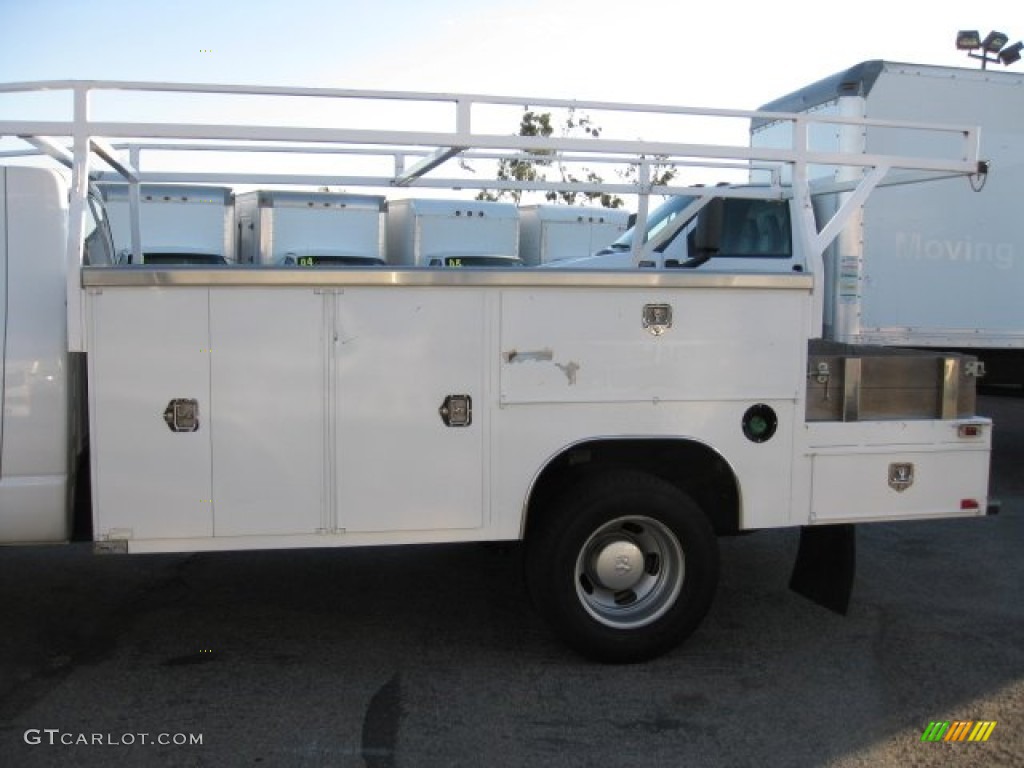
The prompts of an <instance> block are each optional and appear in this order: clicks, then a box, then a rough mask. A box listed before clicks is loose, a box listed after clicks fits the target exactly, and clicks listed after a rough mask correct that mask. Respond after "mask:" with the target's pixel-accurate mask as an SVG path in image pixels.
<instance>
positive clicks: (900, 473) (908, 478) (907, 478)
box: [889, 463, 914, 493]
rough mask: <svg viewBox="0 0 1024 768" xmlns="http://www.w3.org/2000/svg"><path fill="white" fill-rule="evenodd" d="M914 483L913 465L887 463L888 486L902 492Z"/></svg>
mask: <svg viewBox="0 0 1024 768" xmlns="http://www.w3.org/2000/svg"><path fill="white" fill-rule="evenodd" d="M913 484H914V465H913V464H910V463H897V464H890V465H889V487H890V488H892V489H893V490H894V491H897V492H898V493H902V492H903V491H905V490H907V488H909V487H910V486H912V485H913Z"/></svg>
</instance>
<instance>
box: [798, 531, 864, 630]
mask: <svg viewBox="0 0 1024 768" xmlns="http://www.w3.org/2000/svg"><path fill="white" fill-rule="evenodd" d="M856 570H857V538H856V531H855V530H854V527H853V525H851V524H844V525H822V526H804V527H802V528H801V529H800V549H799V551H798V552H797V555H796V562H795V563H794V564H793V575H792V576H790V579H789V588H790V589H792V590H793V591H794V592H796V593H797V594H799V595H803V596H804V597H806V598H807V599H808V600H811V601H813V602H815V603H817V604H818V605H820V606H822V607H824V608H828V609H829V610H830V611H835V612H836V613H840V614H843V615H846V609H847V607H848V606H849V605H850V593H851V592H852V591H853V577H854V574H855V572H856Z"/></svg>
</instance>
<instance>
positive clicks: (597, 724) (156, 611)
mask: <svg viewBox="0 0 1024 768" xmlns="http://www.w3.org/2000/svg"><path fill="white" fill-rule="evenodd" d="M979 410H980V411H981V412H982V413H984V414H986V415H992V416H993V417H994V418H995V419H996V422H997V430H996V433H995V434H996V451H995V455H994V457H993V484H992V486H993V492H994V495H997V496H999V497H1001V498H1002V500H1003V510H1002V513H1001V514H1000V515H999V516H997V517H993V518H985V519H960V520H947V521H925V522H914V523H892V524H878V525H866V526H862V527H861V528H860V529H859V534H858V575H857V580H856V584H855V587H854V594H853V599H852V604H851V607H850V612H849V614H848V615H847V616H845V617H841V616H838V615H835V614H832V613H830V612H828V611H826V610H824V609H821V608H819V607H817V606H815V605H813V604H811V603H809V602H808V601H806V600H804V599H803V598H801V597H799V596H797V595H796V594H794V593H792V592H790V591H789V590H788V589H787V582H788V577H789V569H790V567H791V564H792V559H793V557H794V555H795V553H796V546H797V538H798V534H797V532H796V531H788V530H787V531H769V532H760V533H756V534H752V535H749V536H740V537H735V538H730V539H724V540H722V541H721V548H722V580H721V583H720V587H719V591H718V594H717V597H716V599H715V603H714V605H713V607H712V610H711V613H710V614H709V616H708V618H707V619H706V620H705V622H704V624H703V625H702V626H701V628H700V629H699V630H698V631H697V632H696V633H695V634H694V635H693V637H691V638H690V639H689V640H688V641H687V642H686V643H685V644H684V645H682V646H681V647H679V648H678V649H677V650H676V651H674V652H672V653H670V654H668V655H666V656H664V657H662V658H659V659H657V660H655V661H653V662H648V663H646V664H640V665H632V666H618V667H616V666H601V665H595V664H592V663H589V662H587V661H584V660H582V659H580V658H578V657H577V656H575V655H574V654H573V653H571V652H570V651H568V650H566V649H565V648H564V647H563V646H562V645H561V644H560V643H559V642H558V641H557V640H556V639H555V638H554V637H552V636H551V634H550V633H549V632H548V630H547V628H546V627H545V626H544V625H543V623H541V621H540V620H539V619H538V618H537V616H536V615H535V614H534V612H533V610H532V609H531V607H530V605H529V601H528V599H527V597H526V593H525V590H524V587H523V582H522V578H521V567H522V564H521V554H522V553H521V549H520V548H519V547H518V546H515V545H507V546H506V545H501V546H499V545H459V546H454V545H453V546H448V545H445V546H429V547H393V548H380V549H362V550H345V551H338V550H330V551H328V550H317V551H275V552H241V553H224V554H197V555H153V556H148V555H147V556H126V557H123V556H95V555H93V554H92V552H91V548H90V547H89V546H88V545H85V544H74V545H68V546H61V547H47V548H8V549H3V550H0V766H19V767H21V766H26V767H28V766H58V765H59V766H63V765H76V766H122V765H123V766H137V765H159V766H164V765H180V766H234V765H239V766H261V765H262V766H322V765H329V766H369V767H370V768H396V767H398V766H411V767H415V766H474V767H475V766H525V765H530V766H548V765H552V766H594V765H601V766H751V768H753V767H755V766H756V767H758V768H760V767H761V766H835V767H836V768H847V767H852V766H872V767H874V766H933V765H934V766H940V765H941V766H946V765H954V766H1020V765H1022V764H1024V597H1022V593H1021V586H1022V585H1024V558H1022V557H1021V550H1022V548H1024V472H1022V471H1021V468H1022V467H1024V397H1020V396H1017V395H1014V394H1009V395H1000V396H985V397H982V398H981V402H980V407H979ZM982 720H984V721H994V722H995V723H996V726H995V727H994V728H993V730H992V732H991V735H990V737H989V739H988V741H986V742H983V743H972V742H958V743H950V742H938V743H932V742H923V741H922V740H921V737H922V734H923V733H924V731H925V729H926V728H927V727H928V726H929V723H931V722H937V721H950V722H953V721H972V722H977V721H982Z"/></svg>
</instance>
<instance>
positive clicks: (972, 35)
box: [956, 29, 981, 51]
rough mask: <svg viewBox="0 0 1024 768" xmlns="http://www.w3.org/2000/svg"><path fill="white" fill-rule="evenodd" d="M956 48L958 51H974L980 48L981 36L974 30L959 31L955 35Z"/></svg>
mask: <svg viewBox="0 0 1024 768" xmlns="http://www.w3.org/2000/svg"><path fill="white" fill-rule="evenodd" d="M956 48H957V50H958V51H976V50H977V49H978V48H981V35H979V34H978V30H976V29H961V30H960V31H959V32H957V33H956Z"/></svg>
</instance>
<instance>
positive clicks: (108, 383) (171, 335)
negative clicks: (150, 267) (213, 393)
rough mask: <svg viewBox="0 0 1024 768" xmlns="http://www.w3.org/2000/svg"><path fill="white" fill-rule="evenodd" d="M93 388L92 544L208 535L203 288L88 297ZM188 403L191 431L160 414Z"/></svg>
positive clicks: (206, 298)
mask: <svg viewBox="0 0 1024 768" xmlns="http://www.w3.org/2000/svg"><path fill="white" fill-rule="evenodd" d="M89 305H90V308H91V319H92V323H91V328H90V332H91V339H90V347H89V349H90V353H89V387H90V401H91V402H90V405H91V408H90V415H91V425H90V428H91V431H92V434H91V442H92V448H91V450H92V458H93V462H94V465H95V474H94V476H93V480H94V482H95V487H94V491H93V509H94V516H95V535H96V538H97V540H102V539H106V538H115V539H163V538H195V537H205V536H210V535H211V534H212V533H213V509H212V507H213V504H212V493H211V479H210V435H211V420H210V416H211V414H210V353H209V348H210V341H209V339H210V333H209V291H208V290H207V289H205V288H196V289H180V288H179V289H166V288H104V289H103V290H102V292H99V293H94V294H91V295H90V297H89ZM182 400H191V401H194V402H195V404H196V406H197V410H198V425H197V428H196V429H195V430H194V431H177V432H176V431H173V430H172V429H171V427H170V426H169V425H168V422H167V420H166V419H165V415H164V414H165V412H166V411H167V408H168V406H169V405H171V404H172V403H173V402H174V401H182Z"/></svg>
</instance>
